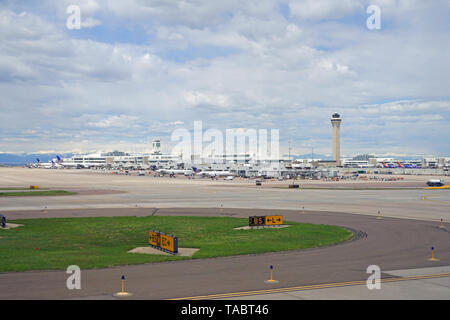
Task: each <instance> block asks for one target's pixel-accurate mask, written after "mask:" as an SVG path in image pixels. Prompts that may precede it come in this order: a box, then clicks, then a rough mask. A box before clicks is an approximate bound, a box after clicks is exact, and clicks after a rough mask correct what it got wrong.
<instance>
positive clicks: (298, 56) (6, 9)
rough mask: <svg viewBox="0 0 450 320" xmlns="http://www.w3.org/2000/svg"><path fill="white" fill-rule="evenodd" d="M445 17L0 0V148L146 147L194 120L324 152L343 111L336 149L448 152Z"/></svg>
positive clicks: (320, 4)
mask: <svg viewBox="0 0 450 320" xmlns="http://www.w3.org/2000/svg"><path fill="white" fill-rule="evenodd" d="M70 5H77V6H79V8H80V13H81V28H80V29H69V28H68V27H67V20H68V18H69V17H70V15H71V14H70V13H67V9H68V7H69V6H70ZM370 5H377V6H378V7H379V8H380V10H381V11H380V14H381V28H380V29H374V30H370V29H369V28H368V27H367V24H366V21H367V19H368V18H369V17H370V16H371V13H367V8H368V7H369V6H370ZM449 16H450V1H449V0H433V1H423V0H340V1H335V0H293V1H289V0H279V1H276V0H247V1H238V0H214V1H211V0H184V1H183V0H179V1H177V0H126V1H125V0H123V1H119V0H59V1H47V0H39V1H38V0H27V1H17V0H15V1H13V0H6V1H5V0H2V1H0V111H1V116H0V153H1V152H14V153H17V152H30V153H31V152H58V153H63V152H87V151H94V150H102V151H111V150H115V149H119V150H123V151H147V150H150V149H151V140H152V138H156V137H160V138H162V139H163V142H165V143H166V146H167V145H168V142H169V141H170V136H171V133H172V132H173V130H175V129H177V128H186V129H188V130H192V128H193V123H194V120H202V121H203V127H204V129H208V128H217V129H220V130H225V129H226V128H253V129H279V130H280V139H281V141H280V143H281V148H280V149H281V150H282V151H284V152H286V151H287V145H288V140H289V139H290V140H291V146H292V153H297V154H304V153H309V152H310V151H311V148H314V152H317V153H323V154H330V153H331V125H330V116H331V114H332V113H333V112H339V113H340V114H341V115H342V118H343V121H342V129H341V142H342V145H341V150H342V153H343V154H345V155H353V154H357V153H365V152H372V153H377V154H387V153H392V154H398V155H402V154H405V155H410V154H414V155H419V154H423V155H429V154H435V155H448V156H450V139H449V137H450V59H449V52H450V41H449V39H450V19H449ZM71 21H72V20H71ZM168 147H169V146H167V147H166V148H168Z"/></svg>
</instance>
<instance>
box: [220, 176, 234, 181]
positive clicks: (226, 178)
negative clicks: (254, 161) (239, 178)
mask: <svg viewBox="0 0 450 320" xmlns="http://www.w3.org/2000/svg"><path fill="white" fill-rule="evenodd" d="M233 179H234V176H226V177H225V178H223V180H233Z"/></svg>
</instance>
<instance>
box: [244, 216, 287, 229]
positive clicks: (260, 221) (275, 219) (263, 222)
mask: <svg viewBox="0 0 450 320" xmlns="http://www.w3.org/2000/svg"><path fill="white" fill-rule="evenodd" d="M280 224H283V216H254V217H248V225H249V226H250V227H255V226H273V225H280Z"/></svg>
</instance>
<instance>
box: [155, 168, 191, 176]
mask: <svg viewBox="0 0 450 320" xmlns="http://www.w3.org/2000/svg"><path fill="white" fill-rule="evenodd" d="M156 172H160V173H167V174H184V175H185V176H190V175H192V174H193V171H192V169H159V170H156Z"/></svg>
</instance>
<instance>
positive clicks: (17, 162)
mask: <svg viewBox="0 0 450 320" xmlns="http://www.w3.org/2000/svg"><path fill="white" fill-rule="evenodd" d="M58 155H59V156H60V157H64V158H68V157H71V156H72V154H70V153H69V154H58ZM37 158H39V160H41V161H42V162H49V161H51V160H52V159H54V158H56V154H54V153H47V154H45V153H44V154H43V153H34V154H12V153H0V164H7V165H14V166H21V165H25V164H28V163H36V162H37V160H36V159H37Z"/></svg>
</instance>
